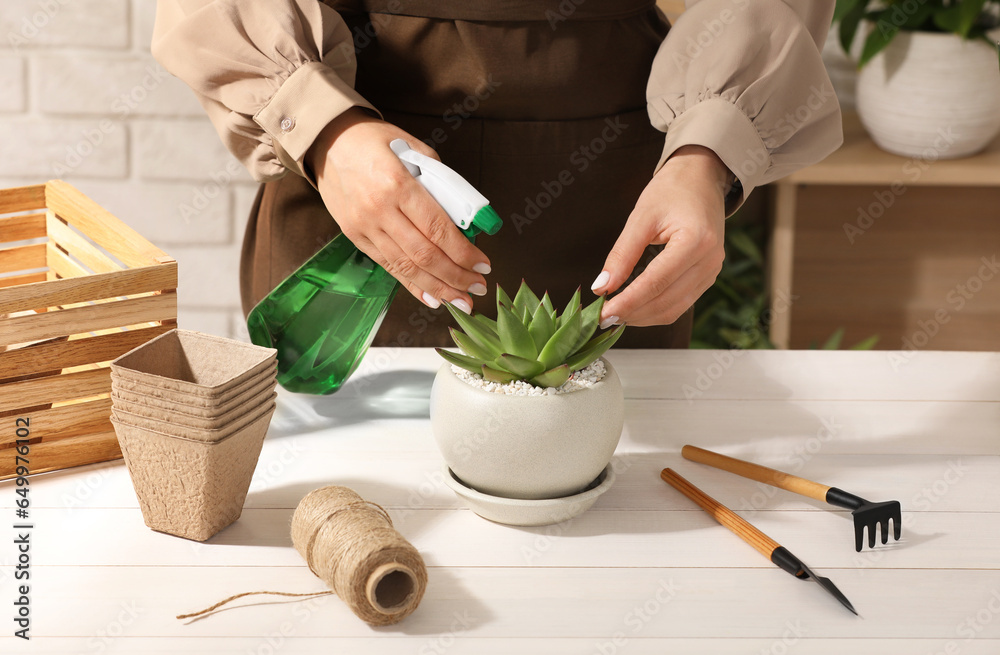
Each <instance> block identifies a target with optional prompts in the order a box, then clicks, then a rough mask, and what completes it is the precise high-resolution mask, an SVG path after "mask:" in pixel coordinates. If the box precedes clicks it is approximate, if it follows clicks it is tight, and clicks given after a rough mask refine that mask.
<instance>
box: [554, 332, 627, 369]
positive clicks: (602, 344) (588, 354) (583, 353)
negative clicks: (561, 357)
mask: <svg viewBox="0 0 1000 655" xmlns="http://www.w3.org/2000/svg"><path fill="white" fill-rule="evenodd" d="M623 332H625V326H624V325H616V326H615V327H614V329H613V330H608V331H607V332H604V333H602V334H600V335H598V336H596V337H594V338H593V339H591V340H590V341H589V342H587V343H586V344H585V345H584V347H583V348H581V349H580V352H578V353H576V354H575V355H573V356H572V357H570V358H569V359H568V360H566V365H567V366H569V369H570V370H571V371H578V370H580V369H581V368H583V367H585V366H587V365H588V364H590V363H591V362H593V361H595V360H596V359H597V358H598V357H600V356H601V355H603V354H604V353H606V352H607V351H608V348H610V347H611V346H613V345H615V342H616V341H618V339H619V338H620V337H621V336H622V333H623Z"/></svg>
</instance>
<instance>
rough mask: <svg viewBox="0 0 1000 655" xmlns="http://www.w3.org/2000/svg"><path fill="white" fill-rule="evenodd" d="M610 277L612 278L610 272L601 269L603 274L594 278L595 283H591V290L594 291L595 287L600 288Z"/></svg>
mask: <svg viewBox="0 0 1000 655" xmlns="http://www.w3.org/2000/svg"><path fill="white" fill-rule="evenodd" d="M610 279H611V273H608V272H607V271H601V274H600V275H598V276H597V279H596V280H594V283H593V284H591V285H590V290H591V291H594V290H595V289H600V288H601V287H603V286H604V285H605V284H607V283H608V280H610Z"/></svg>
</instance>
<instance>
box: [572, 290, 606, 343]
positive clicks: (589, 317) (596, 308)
mask: <svg viewBox="0 0 1000 655" xmlns="http://www.w3.org/2000/svg"><path fill="white" fill-rule="evenodd" d="M604 300H605V298H604V296H601V297H600V298H598V299H597V300H595V301H594V302H592V303H590V304H589V305H587V307H586V309H584V310H583V311H582V312H580V316H581V317H582V318H583V323H582V324H581V326H580V336H579V337H577V339H576V343H575V344H573V350H571V351H569V354H570V355H573V354H575V353H577V352H579V351H580V349H581V348H583V346H584V345H586V343H587V342H588V341H590V338H591V337H592V336H594V332H596V331H597V326H598V325H599V324H600V322H601V308H602V307H604Z"/></svg>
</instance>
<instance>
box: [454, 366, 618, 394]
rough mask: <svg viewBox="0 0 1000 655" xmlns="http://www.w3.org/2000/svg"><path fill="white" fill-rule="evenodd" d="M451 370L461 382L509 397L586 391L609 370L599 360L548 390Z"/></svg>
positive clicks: (522, 383)
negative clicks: (489, 379)
mask: <svg viewBox="0 0 1000 655" xmlns="http://www.w3.org/2000/svg"><path fill="white" fill-rule="evenodd" d="M451 370H452V372H453V373H455V375H457V376H458V378H459V379H460V380H462V381H464V382H465V383H466V384H468V385H471V386H473V387H478V388H480V389H482V390H484V391H489V392H492V393H500V394H504V395H507V396H555V395H558V394H563V393H572V392H574V391H579V390H580V389H586V388H588V387H592V386H594V385H595V384H597V383H598V382H600V381H601V380H603V379H604V375H605V374H606V373H607V369H606V368H605V367H604V362H603V361H602V360H600V359H598V360H597V361H595V362H593V363H592V364H590V365H588V366H585V367H584V368H581V369H580V370H579V371H573V374H572V375H570V376H569V379H568V380H566V382H565V384H563V385H562V386H561V387H547V388H546V387H536V386H535V385H533V384H530V383H528V382H525V381H523V380H515V381H513V382H508V383H506V384H500V383H499V382H488V381H486V380H484V379H483V376H481V375H477V374H476V373H472V372H471V371H466V370H465V369H464V368H460V367H458V366H454V365H453V366H452V367H451Z"/></svg>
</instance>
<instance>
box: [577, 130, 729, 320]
mask: <svg viewBox="0 0 1000 655" xmlns="http://www.w3.org/2000/svg"><path fill="white" fill-rule="evenodd" d="M729 176H730V173H729V170H728V169H727V168H726V166H725V164H723V163H722V160H720V159H719V158H718V156H717V155H716V154H715V153H714V152H712V151H711V150H709V149H708V148H704V147H701V146H683V147H681V148H679V149H678V150H677V151H676V152H675V153H674V154H673V155H672V156H671V157H670V159H668V160H667V162H666V163H665V164H664V165H663V168H661V169H660V170H659V171H658V172H657V173H656V175H655V176H653V179H652V180H650V182H649V184H648V185H647V186H646V189H645V190H644V191H643V192H642V195H641V196H639V200H638V202H636V205H635V209H633V210H632V213H631V215H629V217H628V222H627V223H626V224H625V228H624V229H623V230H622V233H621V236H619V237H618V240H617V241H616V242H615V245H614V248H612V250H611V254H609V255H608V258H607V260H606V262H605V264H604V270H603V271H601V274H600V275H599V276H598V277H597V279H596V280H595V281H594V285H593V287H592V288H593V290H594V292H595V293H598V294H603V293H612V292H614V291H616V290H617V289H618V288H619V287H620V286H621V285H622V284H624V282H625V280H626V279H628V277H629V275H630V274H631V273H632V269H634V268H635V265H636V264H637V263H638V262H639V258H640V257H642V255H643V252H644V251H645V249H646V246H648V245H650V244H665V247H664V249H663V251H662V252H661V253H659V254H658V255H657V256H656V257H655V258H654V259H653V260H652V261H651V262H650V263H649V265H648V266H647V267H646V269H645V271H643V272H642V273H641V274H640V275H639V276H638V277H637V278H636V279H635V280H633V282H632V283H631V284H629V285H628V286H627V287H626V288H625V289H624V290H623V291H622V292H621V293H619V294H618V295H617V296H615V297H614V298H611V299H609V300H608V302H607V303H605V305H604V308H603V310H602V311H601V327H602V328H603V327H607V326H609V325H611V324H614V323H627V324H629V325H638V326H641V325H666V324H670V323H673V322H674V321H676V320H677V319H678V318H680V316H681V314H683V313H684V312H685V311H686V310H687V309H688V308H689V307H691V305H693V304H694V301H695V300H697V299H698V298H699V297H700V296H701V294H703V293H704V292H705V291H706V290H708V288H709V287H711V286H712V284H713V283H714V282H715V278H716V277H717V276H718V275H719V271H721V270H722V261H723V259H724V258H725V250H724V249H723V237H724V224H725V192H726V190H727V188H728V179H729Z"/></svg>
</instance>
